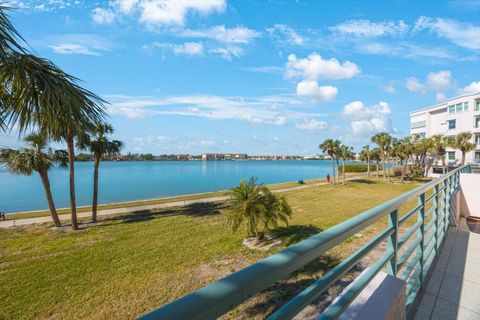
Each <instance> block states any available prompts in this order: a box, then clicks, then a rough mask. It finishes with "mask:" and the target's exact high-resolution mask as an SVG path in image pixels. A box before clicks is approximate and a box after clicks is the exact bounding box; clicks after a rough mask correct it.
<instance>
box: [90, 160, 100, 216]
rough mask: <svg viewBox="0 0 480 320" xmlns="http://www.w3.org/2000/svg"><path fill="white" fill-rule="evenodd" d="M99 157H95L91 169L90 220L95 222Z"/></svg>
mask: <svg viewBox="0 0 480 320" xmlns="http://www.w3.org/2000/svg"><path fill="white" fill-rule="evenodd" d="M99 166H100V158H97V157H95V165H94V169H93V200H92V222H97V203H98V167H99Z"/></svg>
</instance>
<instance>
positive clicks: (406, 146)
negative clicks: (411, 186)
mask: <svg viewBox="0 0 480 320" xmlns="http://www.w3.org/2000/svg"><path fill="white" fill-rule="evenodd" d="M393 150H394V152H395V155H396V156H397V157H398V158H400V160H401V162H402V177H401V179H400V182H401V183H403V181H404V180H405V172H406V170H407V165H408V159H410V156H411V155H412V154H413V150H414V146H413V143H412V140H411V138H410V137H406V138H404V139H398V140H395V144H394V145H393Z"/></svg>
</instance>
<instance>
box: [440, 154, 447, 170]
mask: <svg viewBox="0 0 480 320" xmlns="http://www.w3.org/2000/svg"><path fill="white" fill-rule="evenodd" d="M441 158H442V170H443V174H445V173H447V168H446V167H447V164H446V163H445V155H442V156H441Z"/></svg>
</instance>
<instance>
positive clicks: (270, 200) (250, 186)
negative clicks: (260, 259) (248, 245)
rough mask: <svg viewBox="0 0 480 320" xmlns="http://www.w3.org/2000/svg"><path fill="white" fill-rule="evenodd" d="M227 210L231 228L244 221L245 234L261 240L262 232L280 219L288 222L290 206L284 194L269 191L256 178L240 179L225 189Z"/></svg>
mask: <svg viewBox="0 0 480 320" xmlns="http://www.w3.org/2000/svg"><path fill="white" fill-rule="evenodd" d="M228 195H229V196H230V210H229V211H228V214H227V223H228V224H229V225H230V226H231V228H232V230H233V232H236V231H237V230H238V228H239V227H240V226H241V225H242V224H244V223H245V226H246V229H247V232H248V234H250V235H254V236H255V238H256V241H257V242H258V241H261V240H262V239H263V237H264V235H265V232H267V231H269V230H270V229H271V228H274V227H276V226H278V222H279V221H281V222H283V223H285V224H287V225H288V219H289V218H291V215H292V209H291V208H290V206H289V205H288V203H287V201H286V200H285V198H284V197H279V196H277V195H276V194H274V193H272V192H271V191H270V190H269V189H268V188H267V187H265V186H259V185H257V183H256V180H255V178H253V177H252V178H250V180H249V181H248V182H247V180H245V179H243V180H242V181H241V182H240V184H239V185H238V186H236V187H235V188H233V189H231V190H230V191H229V192H228Z"/></svg>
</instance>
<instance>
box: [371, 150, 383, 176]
mask: <svg viewBox="0 0 480 320" xmlns="http://www.w3.org/2000/svg"><path fill="white" fill-rule="evenodd" d="M380 154H381V151H380V148H373V149H372V150H371V151H370V159H371V160H372V161H375V165H376V167H377V178H380V168H379V163H380V161H382V157H381V155H380Z"/></svg>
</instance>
